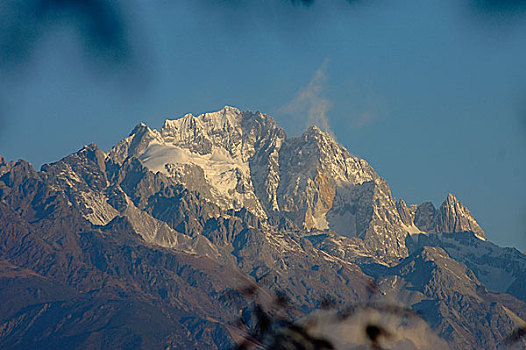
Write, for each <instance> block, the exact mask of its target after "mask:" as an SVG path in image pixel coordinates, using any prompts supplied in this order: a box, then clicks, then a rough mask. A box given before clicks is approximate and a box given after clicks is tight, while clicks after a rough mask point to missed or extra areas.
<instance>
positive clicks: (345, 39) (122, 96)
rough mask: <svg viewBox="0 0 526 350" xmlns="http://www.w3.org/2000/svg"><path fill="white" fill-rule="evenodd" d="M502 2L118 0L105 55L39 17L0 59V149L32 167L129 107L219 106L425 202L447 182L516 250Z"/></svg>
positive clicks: (518, 59) (517, 116)
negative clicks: (308, 140)
mask: <svg viewBox="0 0 526 350" xmlns="http://www.w3.org/2000/svg"><path fill="white" fill-rule="evenodd" d="M480 3H482V4H484V5H480ZM511 3H514V2H511ZM516 3H517V4H519V5H517V6H510V8H501V7H498V6H496V7H495V6H493V7H492V4H495V1H490V0H486V1H479V2H476V1H471V0H466V1H458V0H444V1H431V0H419V1H416V0H410V1H391V2H386V1H380V0H361V1H355V2H350V3H349V2H348V1H344V0H341V1H339V0H333V1H315V2H314V3H313V4H312V5H310V6H303V5H301V4H300V2H296V3H295V4H293V3H292V2H290V1H286V0H267V1H261V0H259V1H256V0H254V1H250V0H245V1H243V0H238V1H212V0H193V1H177V2H170V1H162V0H152V1H148V2H143V1H138V0H133V1H132V0H130V1H127V2H122V3H121V5H122V10H123V23H124V24H125V29H126V31H125V33H126V36H125V39H126V40H128V42H129V47H130V52H131V54H130V56H129V57H128V59H126V60H124V61H122V62H120V63H119V64H113V65H111V64H107V62H106V61H105V57H104V55H101V54H100V53H99V52H95V51H94V50H91V51H90V50H86V48H85V46H84V45H83V42H84V41H83V35H82V32H80V33H79V31H78V28H77V27H76V26H75V25H74V24H71V21H68V17H65V19H64V18H62V20H60V21H57V23H54V22H52V21H51V22H46V26H44V27H43V29H42V28H41V29H39V32H38V40H37V41H36V45H35V46H34V47H33V48H32V49H31V50H30V51H29V52H28V55H27V57H25V58H24V57H22V58H24V59H19V61H20V62H18V64H9V65H4V67H2V68H3V69H1V70H0V113H1V114H0V154H1V155H2V156H4V157H5V158H7V159H8V160H14V159H18V158H23V159H26V160H28V161H30V162H31V163H32V164H33V165H34V166H35V167H37V168H39V167H40V166H41V165H42V164H43V163H46V162H52V161H56V160H58V159H60V158H62V157H63V156H65V155H67V154H69V153H71V152H74V151H76V150H78V149H79V148H81V147H82V146H83V145H84V144H89V143H91V142H94V143H96V144H97V145H99V147H101V148H102V149H103V150H108V149H109V148H110V147H111V146H112V145H114V144H115V143H116V142H118V141H119V140H120V139H121V138H123V137H125V136H127V134H128V133H129V132H130V130H131V129H132V128H133V126H134V125H135V124H137V123H138V122H141V121H142V122H145V123H146V124H148V125H149V126H151V127H154V128H159V127H160V126H161V125H162V123H163V121H164V119H166V118H172V119H173V118H177V117H180V116H182V115H183V114H185V113H187V112H191V113H194V114H199V113H202V112H205V111H212V110H217V109H220V108H221V107H222V106H224V105H233V106H236V107H239V108H240V109H250V110H260V111H262V112H264V113H267V114H270V115H272V116H273V117H274V118H275V119H276V120H277V121H278V123H279V124H280V125H281V126H283V127H284V128H285V130H286V131H287V133H288V134H289V135H298V134H299V133H301V132H302V130H303V129H304V128H306V127H307V126H308V124H310V123H313V122H314V123H317V124H320V126H323V127H325V128H328V129H329V130H330V131H331V132H332V133H333V134H334V136H335V137H336V139H337V140H338V141H339V142H340V143H341V144H343V145H344V146H345V147H347V148H348V149H349V151H350V152H351V153H353V154H356V155H358V156H360V157H362V158H365V159H366V160H367V161H368V162H369V163H370V164H371V165H373V167H374V168H375V169H376V170H377V172H378V173H379V174H380V175H381V176H383V177H384V178H386V179H387V181H388V182H389V184H390V185H391V189H392V192H393V195H394V196H395V197H397V198H399V197H402V198H404V199H405V200H406V202H407V203H421V202H424V201H432V202H433V203H434V204H435V205H436V206H439V205H440V204H441V203H442V201H443V200H444V199H445V198H446V195H447V193H449V192H452V193H454V194H456V195H457V197H458V198H459V199H460V200H461V201H462V202H463V203H464V204H466V205H467V206H468V207H469V208H470V210H471V211H472V212H473V214H474V215H475V217H476V218H477V220H478V221H479V223H480V224H481V226H482V227H483V228H484V229H485V231H486V233H487V236H488V238H489V239H490V240H491V241H493V242H495V243H497V244H499V245H504V246H515V247H517V248H519V249H520V250H521V251H526V200H525V199H526V185H525V181H524V180H525V179H526V161H525V160H526V64H525V63H524V62H526V15H525V14H526V10H525V9H526V6H524V5H523V4H524V2H522V1H519V2H516ZM477 4H479V5H477ZM58 18H60V17H58ZM49 23H51V24H49ZM29 54H30V55H29Z"/></svg>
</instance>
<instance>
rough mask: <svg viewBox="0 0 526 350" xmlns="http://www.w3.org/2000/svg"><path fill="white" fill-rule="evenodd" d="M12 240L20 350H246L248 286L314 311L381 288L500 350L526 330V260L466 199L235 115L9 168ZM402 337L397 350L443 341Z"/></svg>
mask: <svg viewBox="0 0 526 350" xmlns="http://www.w3.org/2000/svg"><path fill="white" fill-rule="evenodd" d="M430 186H432V184H430ZM0 233H1V240H0V259H1V260H0V278H1V279H2V283H1V284H0V286H1V287H0V294H1V295H2V297H3V300H10V301H11V302H10V303H6V304H3V305H2V306H1V307H0V316H1V319H0V345H1V346H2V347H6V348H20V349H24V348H28V347H34V346H36V344H39V346H42V347H44V348H53V347H57V346H61V347H64V346H67V347H69V348H86V347H89V346H95V347H133V348H136V347H141V348H145V349H150V348H166V347H168V348H170V347H173V348H175V347H187V348H203V349H209V348H228V347H229V346H231V345H232V344H233V343H234V340H235V334H236V332H235V330H233V327H232V325H233V324H234V322H235V320H236V319H237V318H238V317H240V316H242V315H243V313H244V312H246V307H244V306H243V305H238V304H236V303H233V302H231V301H228V300H225V298H224V295H225V293H226V292H227V291H229V290H231V289H235V288H237V287H239V286H242V285H243V283H246V282H247V281H255V282H256V283H258V284H259V285H261V286H264V287H265V288H267V289H269V290H281V291H284V292H285V293H286V294H287V295H288V296H289V297H290V298H291V300H292V303H293V305H295V307H297V309H299V310H301V314H308V313H309V312H311V311H313V310H315V309H316V308H318V307H319V303H320V300H322V299H323V298H325V297H327V296H328V295H329V296H330V297H331V298H333V299H334V300H336V301H337V304H339V305H348V304H351V303H357V302H366V301H367V300H368V298H369V297H370V293H369V292H368V288H369V286H370V285H371V283H372V282H373V281H374V283H376V285H378V293H379V295H381V296H383V297H384V298H385V300H387V301H390V302H392V301H396V302H397V303H401V304H402V305H403V306H408V307H411V308H412V309H414V310H415V311H417V312H419V313H420V314H421V315H422V318H423V319H424V320H425V321H426V322H427V323H428V324H429V326H430V327H431V328H432V329H433V330H434V332H436V334H438V335H439V336H440V337H441V338H442V339H443V340H444V341H445V342H447V343H448V346H450V347H451V348H452V349H472V348H487V349H491V348H497V347H498V346H499V344H501V342H502V341H503V339H504V338H505V336H506V335H507V334H509V333H511V332H512V331H513V329H514V328H515V327H518V326H521V325H523V324H524V323H525V320H526V286H525V285H524V281H525V280H526V279H525V278H526V256H525V255H524V254H521V253H520V252H519V251H517V250H515V249H512V248H500V247H498V246H496V245H494V244H492V243H491V242H488V241H487V240H486V235H485V233H484V231H483V229H482V228H481V227H480V225H479V224H478V223H477V221H476V219H475V218H474V217H473V215H472V214H471V212H470V211H469V209H468V208H467V207H466V206H464V205H463V204H462V203H461V202H460V201H459V200H458V199H457V198H456V197H455V196H454V195H453V194H449V195H448V196H447V198H446V199H445V200H444V202H443V203H442V204H441V205H440V207H439V208H435V207H434V205H433V204H432V203H422V204H419V205H415V204H411V205H409V206H408V205H407V204H406V203H405V202H404V200H403V199H398V200H397V199H395V198H393V196H392V195H391V191H390V188H389V185H388V184H387V182H386V181H385V180H384V179H383V178H381V177H380V176H379V175H378V174H377V173H376V172H375V171H374V170H373V169H372V167H371V166H370V165H369V164H368V163H367V162H366V161H365V160H363V159H359V158H358V157H356V156H353V155H352V154H351V153H349V152H348V151H347V150H346V149H345V148H344V147H343V146H341V145H340V144H338V143H337V142H336V141H335V140H334V139H333V138H332V137H331V135H330V134H328V133H326V132H324V131H322V130H320V129H319V128H318V127H315V126H314V127H311V128H309V129H307V130H306V131H305V132H304V133H303V134H302V135H301V136H298V137H293V138H287V136H286V134H285V132H284V130H283V129H281V128H280V127H279V126H278V125H277V124H276V122H275V121H274V120H273V119H272V118H271V117H270V116H268V115H265V114H262V113H260V112H250V111H244V112H243V111H240V110H238V109H236V108H233V107H228V106H227V107H224V108H223V109H221V110H220V111H217V112H214V113H205V114H203V115H200V116H197V117H196V116H193V115H191V114H187V115H185V116H184V117H182V118H180V119H176V120H167V121H166V122H165V124H164V126H163V127H162V129H161V130H154V129H150V128H149V127H148V126H146V125H144V124H139V125H137V126H136V127H135V128H134V129H133V131H132V132H131V134H130V136H129V137H127V138H125V139H123V140H122V141H120V142H119V143H118V144H117V145H115V146H114V147H113V148H112V149H111V150H109V151H108V152H106V153H105V152H103V151H101V150H99V149H98V148H97V146H96V145H93V144H92V145H89V146H85V147H83V148H82V149H81V150H79V151H78V152H77V153H74V154H71V155H69V156H67V157H65V158H63V159H62V160H60V161H58V162H55V163H51V164H46V165H44V166H43V167H42V169H41V171H38V172H37V171H35V170H34V169H33V168H32V167H31V165H30V164H28V163H26V162H24V161H18V162H8V161H6V160H4V159H0ZM401 334H403V335H401V336H400V339H394V340H392V344H391V345H390V346H395V347H396V346H397V345H396V344H398V346H401V345H400V344H412V346H414V347H420V348H434V347H436V346H437V345H436V343H433V344H426V343H425V341H423V340H422V339H420V338H419V337H417V336H416V335H415V334H412V333H407V334H405V333H401ZM356 342H358V340H356ZM441 344H442V343H441ZM355 345H359V344H358V343H357V344H355ZM441 346H442V345H441Z"/></svg>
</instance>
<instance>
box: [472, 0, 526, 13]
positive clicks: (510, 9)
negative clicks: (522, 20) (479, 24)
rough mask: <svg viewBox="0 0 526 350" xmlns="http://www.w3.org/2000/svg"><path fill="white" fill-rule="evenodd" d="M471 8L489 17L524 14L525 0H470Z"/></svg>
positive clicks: (525, 10) (525, 8)
mask: <svg viewBox="0 0 526 350" xmlns="http://www.w3.org/2000/svg"><path fill="white" fill-rule="evenodd" d="M471 6H472V7H473V8H475V9H477V10H479V11H481V12H483V13H486V14H490V15H506V14H508V15H509V14H521V13H522V14H524V13H526V0H471Z"/></svg>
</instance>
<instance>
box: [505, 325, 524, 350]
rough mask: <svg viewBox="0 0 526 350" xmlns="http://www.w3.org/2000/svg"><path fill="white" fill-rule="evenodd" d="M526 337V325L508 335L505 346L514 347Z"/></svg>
mask: <svg viewBox="0 0 526 350" xmlns="http://www.w3.org/2000/svg"><path fill="white" fill-rule="evenodd" d="M525 337H526V325H524V326H522V327H518V328H516V329H515V330H514V331H513V332H512V333H511V334H510V335H508V336H507V337H506V339H505V340H504V345H506V346H512V345H514V344H516V343H518V342H519V341H521V339H523V338H525Z"/></svg>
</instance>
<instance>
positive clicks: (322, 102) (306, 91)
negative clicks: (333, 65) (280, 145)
mask: <svg viewBox="0 0 526 350" xmlns="http://www.w3.org/2000/svg"><path fill="white" fill-rule="evenodd" d="M328 63H329V60H328V59H326V60H325V61H324V62H323V63H322V65H321V66H320V67H319V68H318V69H317V70H316V71H315V72H314V74H313V76H312V78H311V80H310V81H309V83H308V84H307V86H305V87H303V88H302V89H300V91H299V92H298V94H297V95H296V97H294V98H293V99H292V100H291V101H290V102H288V103H286V104H285V105H284V106H283V107H281V108H280V109H279V110H278V112H279V113H282V114H286V115H288V116H289V117H290V118H291V119H292V122H294V124H296V125H297V124H298V122H299V124H300V125H301V124H303V125H304V126H305V127H309V126H312V125H316V126H318V127H319V128H320V129H322V130H324V131H327V132H329V133H331V134H332V132H331V129H330V126H329V119H328V117H327V112H328V111H329V110H330V109H331V107H332V103H331V101H329V99H328V98H327V97H325V96H323V91H324V87H325V83H326V81H327V65H328ZM302 120H303V121H304V122H303V123H301V121H302Z"/></svg>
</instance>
